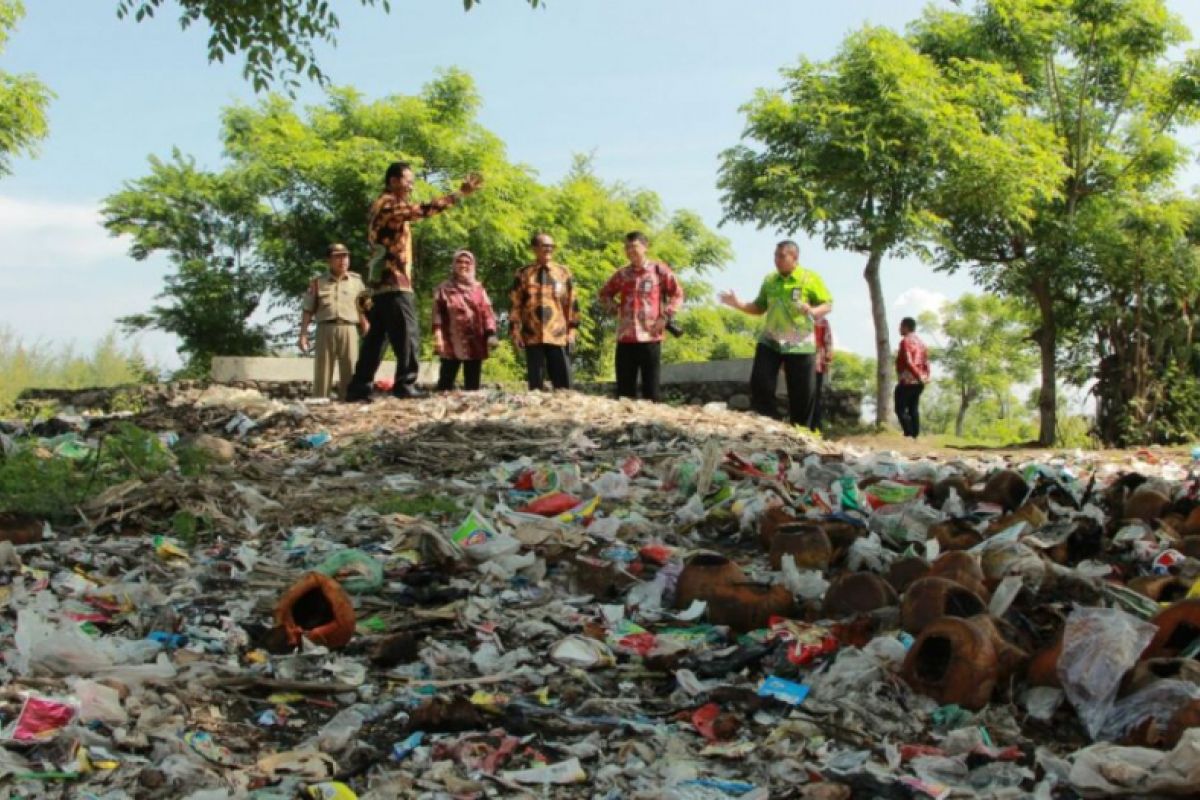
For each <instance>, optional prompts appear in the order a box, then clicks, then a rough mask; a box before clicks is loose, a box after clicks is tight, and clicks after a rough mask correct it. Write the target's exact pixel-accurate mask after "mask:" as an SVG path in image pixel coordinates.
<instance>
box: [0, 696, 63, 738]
mask: <svg viewBox="0 0 1200 800" xmlns="http://www.w3.org/2000/svg"><path fill="white" fill-rule="evenodd" d="M78 713H79V709H78V708H76V707H75V706H73V705H71V704H70V703H64V702H63V701H61V700H52V699H50V698H49V697H27V698H25V704H24V705H22V706H21V713H20V714H18V715H17V720H16V722H14V723H13V728H12V734H11V735H10V736H9V738H11V739H13V740H15V741H18V742H48V741H50V740H51V739H53V738H54V737H55V736H57V735H58V734H59V732H60V731H61V730H62V729H63V728H65V727H67V726H68V725H70V724H71V720H73V719H75V715H76V714H78Z"/></svg>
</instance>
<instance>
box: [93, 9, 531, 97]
mask: <svg viewBox="0 0 1200 800" xmlns="http://www.w3.org/2000/svg"><path fill="white" fill-rule="evenodd" d="M526 1H527V2H528V3H529V5H530V6H532V7H534V8H537V7H538V6H539V5H541V4H542V0H526ZM359 2H360V3H361V4H362V5H363V6H366V7H375V8H379V9H381V10H382V11H383V12H384V13H388V12H390V11H391V1H390V0H359ZM480 2H481V0H463V9H464V10H466V11H470V10H471V8H472V7H474V6H475V5H478V4H479V3H480ZM175 4H176V5H178V6H179V25H180V27H181V28H184V29H187V28H190V27H191V26H192V25H194V24H196V23H198V22H204V23H206V24H207V25H208V27H209V31H210V33H209V37H208V60H209V62H223V61H224V60H225V57H226V56H232V55H235V54H237V53H242V54H244V55H245V59H246V63H245V66H244V67H243V68H242V75H243V76H244V77H245V78H246V80H249V81H250V82H252V83H253V84H254V89H255V91H265V90H266V89H268V88H270V87H272V86H275V85H277V84H282V85H283V87H284V88H285V89H287V90H289V91H292V90H294V89H295V88H296V87H297V86H299V78H301V77H307V78H308V79H309V80H313V81H316V82H317V83H320V84H322V85H324V84H326V83H327V82H328V77H327V76H326V75H325V72H324V71H323V70H322V69H321V67H320V66H319V65H318V64H317V61H316V53H315V52H314V50H313V47H314V45H315V44H317V43H318V42H328V43H329V44H336V42H337V35H336V34H337V30H338V28H339V27H340V25H341V21H340V20H339V19H338V16H337V14H336V13H334V11H333V10H332V9H331V8H330V3H328V2H324V1H323V0H322V1H321V2H318V0H238V2H230V0H175ZM167 5H169V3H168V0H118V2H117V17H118V18H119V19H127V18H132V19H133V20H134V21H135V22H142V21H143V20H146V19H151V18H152V17H154V15H155V13H156V12H157V11H159V10H160V9H162V8H163V7H164V6H167Z"/></svg>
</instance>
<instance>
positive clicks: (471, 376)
mask: <svg viewBox="0 0 1200 800" xmlns="http://www.w3.org/2000/svg"><path fill="white" fill-rule="evenodd" d="M459 364H461V365H462V368H463V388H464V389H466V390H467V391H468V392H473V391H475V390H476V389H478V388H479V383H480V381H479V378H480V376H481V375H482V374H483V359H481V358H475V359H471V360H469V361H461V360H459V359H457V358H443V359H442V364H441V367H440V368H439V369H438V384H437V388H438V391H439V392H448V391H450V390H451V389H453V388H454V381H456V380H457V379H458V366H459Z"/></svg>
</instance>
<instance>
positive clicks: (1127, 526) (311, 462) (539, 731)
mask: <svg viewBox="0 0 1200 800" xmlns="http://www.w3.org/2000/svg"><path fill="white" fill-rule="evenodd" d="M130 422H133V423H134V424H136V425H137V426H138V430H143V431H150V432H152V434H153V435H150V436H147V437H145V439H144V441H143V443H142V444H140V445H138V447H137V448H134V449H135V450H137V452H131V451H130V445H129V442H130V441H140V440H136V439H131V436H132V434H130V429H129V428H128V425H129V423H130ZM121 426H126V427H124V428H122V427H121ZM4 431H5V432H4V434H3V436H2V437H0V443H2V444H3V449H4V453H5V455H4V458H5V459H6V460H10V461H11V460H12V459H17V458H25V459H27V460H31V462H32V463H34V464H35V465H38V464H41V465H44V466H46V469H47V472H46V474H47V475H51V474H57V473H53V472H52V471H51V470H50V467H51V466H52V465H53V464H55V463H57V462H60V461H64V460H66V461H71V462H72V463H73V464H75V465H76V467H75V468H76V471H77V473H79V475H81V476H82V477H83V478H88V479H89V480H90V479H96V482H95V484H94V485H95V486H96V487H98V490H97V491H96V492H95V493H94V494H91V495H89V496H88V497H87V498H86V499H84V501H83V502H81V503H80V504H79V505H78V507H77V508H76V509H73V510H72V509H59V510H58V513H52V514H43V515H42V516H40V517H35V516H30V515H28V514H26V513H21V512H25V511H27V509H22V508H9V509H0V511H6V512H8V513H5V514H3V515H0V539H3V540H4V541H0V583H2V584H3V585H2V586H0V602H2V603H3V606H4V612H5V613H4V615H3V618H2V622H0V650H2V651H3V665H2V666H0V670H3V674H4V678H5V684H4V689H3V704H2V705H0V722H2V723H3V728H2V730H0V739H2V741H0V772H2V773H3V774H4V776H5V777H4V779H3V780H4V783H3V784H2V785H4V786H6V788H7V789H8V790H10V791H12V792H13V794H14V795H15V796H21V797H43V796H44V797H60V796H71V797H88V798H107V799H108V800H116V799H117V798H160V797H161V798H168V797H169V798H175V797H190V798H223V797H256V798H293V797H317V798H353V797H361V798H395V797H425V798H477V797H495V796H531V797H595V798H679V799H680V800H682V799H683V798H697V799H705V800H706V799H707V798H735V797H740V798H766V797H805V798H850V797H884V798H890V797H896V798H903V797H952V796H957V797H1029V796H1034V797H1040V798H1051V797H1078V796H1088V797H1091V796H1104V795H1108V794H1129V795H1143V796H1145V795H1172V794H1174V795H1180V796H1184V795H1189V796H1194V795H1195V793H1196V791H1197V790H1196V787H1197V786H1200V728H1193V727H1192V725H1193V723H1197V724H1200V661H1197V658H1196V657H1197V654H1198V653H1200V585H1197V583H1196V581H1197V578H1198V577H1200V562H1198V561H1197V560H1195V559H1196V558H1197V557H1200V509H1198V508H1197V502H1196V492H1197V482H1196V476H1195V473H1194V472H1193V471H1192V470H1193V467H1194V464H1193V463H1192V462H1191V461H1183V460H1181V459H1179V458H1172V457H1170V456H1159V455H1155V454H1151V453H1144V454H1141V455H1139V454H1130V455H1125V456H1121V457H1119V458H1116V459H1113V458H1108V459H1106V460H1101V459H1099V458H1096V457H1088V456H1086V455H1085V454H1083V453H1073V454H1054V453H1050V452H1046V453H1042V454H1040V455H1039V458H1038V459H1035V460H1031V461H1027V462H1026V461H1022V462H1017V463H1008V462H1006V461H1005V460H1004V458H1003V457H1002V456H1001V455H979V454H974V455H971V456H970V457H967V456H964V457H962V458H961V459H960V460H934V459H931V458H917V457H910V458H903V457H900V456H897V455H894V454H888V453H877V452H870V451H866V450H858V449H854V448H849V447H840V446H838V445H837V444H836V443H822V442H817V441H813V440H808V439H805V438H803V437H800V436H798V435H796V434H795V433H794V432H793V431H791V430H790V429H788V428H787V427H786V426H783V425H780V424H778V423H773V422H770V421H766V420H763V419H760V418H757V417H753V416H748V415H743V414H738V413H732V412H727V411H725V410H723V409H722V408H720V407H705V408H704V409H700V408H671V407H667V406H652V405H647V404H644V403H630V402H628V401H625V402H614V401H610V400H604V399H599V398H595V397H585V396H582V395H575V394H555V395H516V396H512V395H500V394H494V393H492V394H489V393H482V394H476V395H450V396H443V397H434V398H430V399H426V400H421V401H405V402H401V401H394V400H386V401H380V402H377V403H374V404H371V405H368V406H360V405H354V406H345V405H329V404H316V403H313V404H300V403H291V404H284V403H281V402H278V401H273V400H268V399H265V398H263V397H262V396H261V395H258V394H257V393H256V392H252V391H239V390H233V389H228V388H224V387H211V388H209V389H206V390H203V391H199V390H197V391H193V392H190V393H187V394H186V395H184V396H182V397H179V398H177V399H176V400H175V401H174V403H173V405H171V406H158V407H154V408H150V409H148V410H146V411H145V412H144V413H141V414H139V415H138V416H137V417H136V418H134V419H132V420H120V419H115V418H99V419H86V418H84V417H81V416H72V415H70V414H63V415H61V416H60V417H58V418H57V419H55V420H51V421H49V422H42V423H40V424H39V425H37V426H32V425H28V424H26V425H22V424H18V423H13V424H9V425H7V426H6V427H5V428H4ZM118 432H119V433H118ZM106 442H107V443H108V444H107V450H106ZM118 444H119V447H118ZM121 448H124V449H121ZM114 449H115V451H116V455H114ZM143 451H144V452H143ZM105 452H107V453H108V455H107V456H104V453H105ZM22 454H23V455H22ZM197 454H201V456H202V457H198V456H197ZM1196 455H1197V458H1198V459H1200V453H1197V454H1196ZM143 459H151V460H154V461H155V463H158V464H159V468H157V469H154V470H150V469H134V470H133V471H132V474H133V475H134V477H129V478H127V479H125V480H122V481H120V482H117V483H113V482H111V481H109V482H107V483H106V482H104V481H103V476H104V475H107V474H110V473H109V472H108V470H110V469H118V468H119V467H120V465H121V464H122V463H128V464H130V465H131V466H134V467H136V466H137V465H138V464H140V463H142V460H143ZM12 463H15V462H12ZM89 465H90V466H89ZM113 465H115V466H113ZM89 470H90V472H89ZM96 474H99V475H100V478H98V479H97V478H96ZM121 474H124V473H121ZM89 485H92V484H85V486H89ZM47 486H49V484H47ZM11 496H20V495H11ZM47 517H49V518H51V519H53V520H54V522H53V524H51V523H47V522H45V521H44V520H45V519H46V518H47Z"/></svg>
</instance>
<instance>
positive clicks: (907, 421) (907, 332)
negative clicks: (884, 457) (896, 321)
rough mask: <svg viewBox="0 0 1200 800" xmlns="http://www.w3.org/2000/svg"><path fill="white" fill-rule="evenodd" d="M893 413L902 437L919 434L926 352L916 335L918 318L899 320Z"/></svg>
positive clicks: (927, 360)
mask: <svg viewBox="0 0 1200 800" xmlns="http://www.w3.org/2000/svg"><path fill="white" fill-rule="evenodd" d="M896 380H897V383H896V394H895V398H896V416H897V417H898V418H899V419H900V428H901V430H903V431H904V435H905V436H911V437H912V438H914V439H915V438H917V436H919V435H920V433H921V392H923V391H925V384H927V383H929V353H928V352H927V351H926V350H925V343H924V342H922V341H921V338H920V337H919V336H917V321H916V320H915V319H913V318H912V317H905V318H904V319H902V320H900V348H899V349H898V350H897V351H896Z"/></svg>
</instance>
